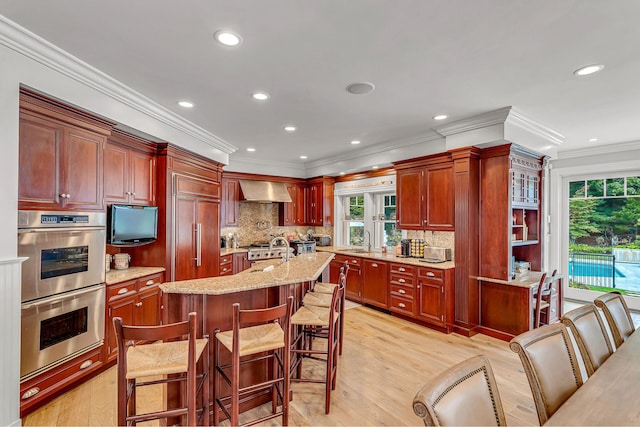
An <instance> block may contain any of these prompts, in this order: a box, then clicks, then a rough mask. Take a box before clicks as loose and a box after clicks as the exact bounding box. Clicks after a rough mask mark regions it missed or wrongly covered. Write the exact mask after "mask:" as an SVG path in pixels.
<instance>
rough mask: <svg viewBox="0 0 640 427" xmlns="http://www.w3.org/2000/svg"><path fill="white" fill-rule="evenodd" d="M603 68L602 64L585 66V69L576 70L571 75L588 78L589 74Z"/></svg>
mask: <svg viewBox="0 0 640 427" xmlns="http://www.w3.org/2000/svg"><path fill="white" fill-rule="evenodd" d="M603 68H604V65H602V64H593V65H587V66H586V67H582V68H578V69H577V70H575V71H574V72H573V74H575V75H576V76H588V75H589V74H593V73H597V72H598V71H602V69H603Z"/></svg>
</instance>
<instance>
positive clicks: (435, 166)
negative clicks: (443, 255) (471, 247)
mask: <svg viewBox="0 0 640 427" xmlns="http://www.w3.org/2000/svg"><path fill="white" fill-rule="evenodd" d="M394 166H395V168H396V198H397V204H398V205H397V218H396V223H397V227H398V228H400V229H404V230H433V231H453V230H454V229H455V225H454V224H455V201H454V185H453V183H454V179H453V178H454V175H453V163H452V161H451V157H450V154H448V153H444V154H438V155H435V156H428V157H422V158H418V159H412V160H410V161H403V162H398V163H394Z"/></svg>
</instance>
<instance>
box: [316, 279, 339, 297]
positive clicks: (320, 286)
mask: <svg viewBox="0 0 640 427" xmlns="http://www.w3.org/2000/svg"><path fill="white" fill-rule="evenodd" d="M336 286H338V285H337V284H336V283H324V282H316V284H315V285H314V286H313V292H315V293H318V294H329V295H331V294H333V290H334V289H335V287H336Z"/></svg>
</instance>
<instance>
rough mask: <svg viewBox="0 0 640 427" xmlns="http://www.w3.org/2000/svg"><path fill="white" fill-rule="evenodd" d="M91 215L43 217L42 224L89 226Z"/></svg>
mask: <svg viewBox="0 0 640 427" xmlns="http://www.w3.org/2000/svg"><path fill="white" fill-rule="evenodd" d="M88 223H89V215H42V216H41V217H40V224H46V225H50V224H88Z"/></svg>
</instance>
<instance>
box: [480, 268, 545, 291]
mask: <svg viewBox="0 0 640 427" xmlns="http://www.w3.org/2000/svg"><path fill="white" fill-rule="evenodd" d="M540 277H542V272H540V271H527V272H526V273H519V274H516V277H515V279H509V280H502V279H493V278H491V277H478V280H482V281H483V282H492V283H499V284H501V285H509V286H518V287H521V288H535V287H536V286H538V284H539V283H540Z"/></svg>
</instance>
